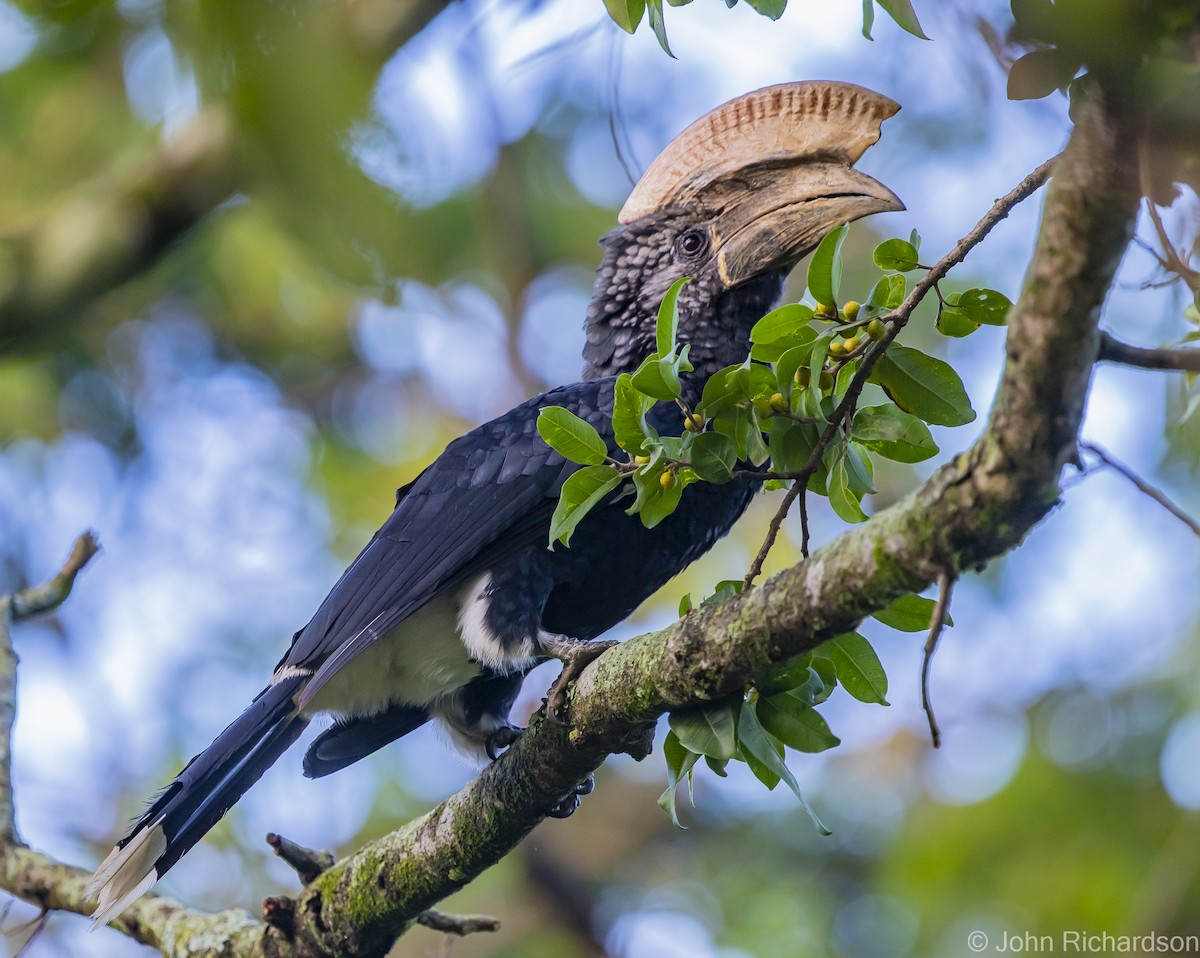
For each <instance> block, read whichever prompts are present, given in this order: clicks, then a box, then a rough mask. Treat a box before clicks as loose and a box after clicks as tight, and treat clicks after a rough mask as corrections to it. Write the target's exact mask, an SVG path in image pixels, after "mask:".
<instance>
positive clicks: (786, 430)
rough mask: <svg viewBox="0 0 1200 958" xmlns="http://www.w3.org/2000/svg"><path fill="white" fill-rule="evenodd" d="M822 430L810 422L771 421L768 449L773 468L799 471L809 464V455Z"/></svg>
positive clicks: (783, 470)
mask: <svg viewBox="0 0 1200 958" xmlns="http://www.w3.org/2000/svg"><path fill="white" fill-rule="evenodd" d="M820 435H821V434H820V430H818V429H817V427H816V426H814V425H811V424H810V423H803V422H794V421H792V420H790V419H777V420H774V421H773V422H772V423H771V438H770V441H769V442H768V443H767V449H768V451H769V452H770V453H771V468H772V469H773V470H775V471H776V472H799V471H800V470H801V469H803V468H804V467H805V466H806V465H808V457H809V456H811V455H812V451H813V450H814V449H815V448H816V447H817V440H818V439H819V438H820Z"/></svg>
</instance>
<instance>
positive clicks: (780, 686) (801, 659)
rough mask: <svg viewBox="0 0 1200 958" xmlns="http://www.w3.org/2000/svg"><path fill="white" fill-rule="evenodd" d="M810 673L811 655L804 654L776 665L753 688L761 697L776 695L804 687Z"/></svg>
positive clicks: (809, 653) (808, 653)
mask: <svg viewBox="0 0 1200 958" xmlns="http://www.w3.org/2000/svg"><path fill="white" fill-rule="evenodd" d="M810 671H812V653H811V652H804V653H802V654H800V655H797V656H796V657H795V658H794V659H789V660H788V661H787V662H784V663H783V665H777V666H775V668H773V669H771V671H770V672H768V673H767V674H766V675H764V676H763V677H762V678H761V679H759V680H758V681H757V682H755V683H754V687H755V688H756V689H758V691H759V692H760V693H761V694H763V695H778V694H779V693H780V692H788V691H790V690H792V689H794V688H797V687H799V686H801V685H804V684H805V683H807V682H808V681H809V672H810Z"/></svg>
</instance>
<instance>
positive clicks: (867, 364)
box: [742, 155, 1058, 590]
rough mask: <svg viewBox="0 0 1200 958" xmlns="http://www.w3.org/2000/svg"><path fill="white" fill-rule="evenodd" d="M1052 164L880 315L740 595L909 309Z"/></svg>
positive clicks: (1005, 197)
mask: <svg viewBox="0 0 1200 958" xmlns="http://www.w3.org/2000/svg"><path fill="white" fill-rule="evenodd" d="M1057 159H1058V155H1055V156H1052V157H1051V158H1050V159H1048V160H1046V162H1045V163H1043V164H1042V165H1041V166H1039V167H1038V168H1037V169H1035V170H1034V171H1033V172H1032V173H1030V174H1029V175H1028V176H1027V177H1025V178H1024V179H1023V180H1021V182H1020V183H1018V184H1017V185H1016V186H1015V187H1013V189H1011V190H1009V192H1007V193H1005V194H1004V195H1003V196H1002V197H1000V198H999V199H998V200H996V202H995V203H993V204H992V208H991V209H990V210H988V211H987V213H986V214H984V216H983V218H982V219H981V220H980V221H979V222H978V223H976V224H975V226H974V228H972V229H971V231H970V232H969V233H967V235H966V236H964V237H963V238H962V239H960V240H959V241H958V242H957V243H955V244H954V248H953V249H952V250H950V252H949V253H947V254H946V255H945V256H943V257H942V258H941V259H939V260H938V261H937V262H936V263H934V264H933V266H931V267H930V268H929V272H928V273H926V274H925V275H924V276H922V277H921V279H920V280H919V281H918V282H917V283H915V284H914V285H913V288H912V289H911V290H910V291H909V294H908V295H907V296H906V297H905V298H904V302H902V303H901V304H900V305H899V306H897V307H896V308H895V309H894V310H892V311H891V312H890V313H888V314H887V315H886V316H881V317H880V320H881V321H882V322H883V323H884V324H885V325H886V326H887V330H888V332H887V335H886V336H884V337H883V339H881V340H879V341H878V342H874V343H873V345H872V346H871V347H869V348H868V350H867V352H865V353H864V354H863V357H862V365H860V366H859V367H858V370H857V371H856V372H855V374H854V378H853V379H852V380H851V381H850V385H849V387H848V388H847V389H846V394H845V396H843V397H842V401H841V402H840V403H839V404H838V406H837V408H836V409H835V410H834V412H833V415H832V416H830V417H829V423H828V425H827V426H826V427H825V431H824V432H822V433H821V437H820V439H818V440H817V444H816V445H815V446H814V447H813V451H812V453H811V454H810V455H809V457H808V462H806V463H805V464H804V468H803V469H801V470H800V471H799V472H798V473H796V474H795V476H796V478H795V479H794V480H793V485H792V488H791V489H789V490H788V494H787V495H786V496H784V498H783V502H781V503H780V505H779V509H778V510H777V511H776V513H775V515H774V516H772V518H771V522H770V524H769V525H768V526H767V534H766V537H765V538H764V540H763V544H762V547H761V548H760V549H759V550H758V554H757V555H756V556H755V557H754V561H753V562H752V563H751V564H750V569H749V570H748V571H747V572H746V575H745V578H744V579H743V580H742V585H743V590H744V589H748V588H749V587H750V586H751V585H752V584H753V582H754V580H755V579H756V578H757V577H758V575H759V573H761V572H762V566H763V562H765V561H766V558H767V554H768V553H769V552H770V551H771V548H772V547H773V546H774V545H775V540H776V538H778V536H779V530H780V528H781V527H782V525H783V520H784V519H785V518H787V514H788V512H789V511H790V510H791V508H792V504H793V503H794V502H795V501H796V496H797V495H798V493H797V492H796V490H797V489H801V488H804V487H807V485H808V481H809V479H811V478H812V475H813V473H814V472H816V469H817V466H818V465H820V462H821V458H822V457H823V456H824V455H825V450H826V449H827V448H828V446H829V444H830V443H831V442H832V441H833V439H834V437H835V436H836V435H837V431H838V429H839V428H840V427H841V424H842V423H843V421H845V422H847V423H849V418H850V416H851V415H853V412H854V408H855V406H856V405H857V404H858V397H859V396H860V395H861V394H862V390H863V387H864V386H865V385H866V383H867V379H868V378H869V377H870V375H871V370H872V369H873V368H874V366H875V363H876V362H878V361H879V358H880V357H881V356H882V355H883V354H884V352H886V351H887V348H888V347H889V346H890V345H891V344H892V342H893V341H894V340H895V339H896V337H897V336H898V335H899V334H900V330H902V329H903V328H904V327H905V325H906V324H907V323H908V320H909V318H910V317H911V316H912V314H913V310H915V309H916V308H917V306H918V305H919V304H920V302H921V300H923V299H924V298H925V296H926V295H927V294H928V293H929V291H930V290H931V289H934V290H936V289H937V284H938V283H939V282H940V281H941V280H942V279H944V278H945V276H946V274H947V273H949V272H950V270H951V269H953V268H954V267H955V266H957V265H958V264H959V263H961V262H962V261H963V260H964V259H966V257H967V254H968V253H969V252H970V251H971V250H972V249H974V248H975V247H976V246H978V245H979V243H980V242H981V241H982V240H983V238H984V237H985V236H987V235H988V233H990V232H991V231H992V230H993V229H994V228H995V226H996V224H997V223H999V222H1000V221H1001V220H1003V219H1005V218H1006V217H1007V216H1008V214H1009V213H1010V212H1012V210H1013V208H1014V207H1015V206H1016V205H1017V204H1018V203H1020V202H1021V201H1022V200H1025V199H1028V198H1029V197H1030V196H1031V195H1033V193H1035V192H1036V191H1037V190H1038V189H1039V188H1040V187H1041V186H1042V185H1043V184H1045V182H1046V180H1048V179H1049V178H1050V170H1051V169H1052V168H1053V166H1054V163H1055V161H1056V160H1057Z"/></svg>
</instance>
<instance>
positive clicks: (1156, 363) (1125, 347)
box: [1098, 332, 1200, 373]
mask: <svg viewBox="0 0 1200 958" xmlns="http://www.w3.org/2000/svg"><path fill="white" fill-rule="evenodd" d="M1098 358H1099V360H1100V362H1102V363H1120V364H1121V365H1123V366H1137V367H1139V368H1141V369H1167V370H1175V371H1177V372H1184V373H1200V349H1186V348H1180V347H1176V348H1170V347H1166V348H1159V349H1147V348H1146V347H1144V346H1134V345H1132V344H1130V343H1123V342H1121V340H1119V339H1117V338H1115V337H1114V336H1113V335H1112V333H1109V332H1101V333H1100V354H1099V357H1098Z"/></svg>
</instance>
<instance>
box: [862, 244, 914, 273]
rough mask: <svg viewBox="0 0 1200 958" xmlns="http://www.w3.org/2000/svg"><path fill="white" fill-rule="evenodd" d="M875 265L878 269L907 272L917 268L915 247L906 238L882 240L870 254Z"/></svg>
mask: <svg viewBox="0 0 1200 958" xmlns="http://www.w3.org/2000/svg"><path fill="white" fill-rule="evenodd" d="M872 258H873V259H874V260H875V265H876V266H878V267H879V268H880V269H893V270H898V271H899V272H901V273H907V272H909V271H910V270H914V269H916V268H917V263H918V259H917V248H916V247H915V246H913V244H912V243H910V242H908V240H902V239H890V240H884V241H883V242H882V243H880V244H879V245H878V246H876V247H875V252H874V253H873V254H872Z"/></svg>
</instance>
